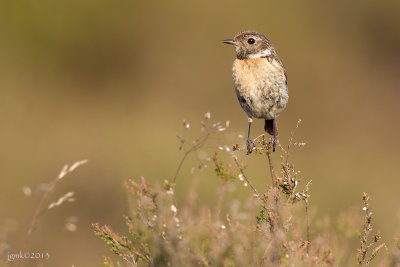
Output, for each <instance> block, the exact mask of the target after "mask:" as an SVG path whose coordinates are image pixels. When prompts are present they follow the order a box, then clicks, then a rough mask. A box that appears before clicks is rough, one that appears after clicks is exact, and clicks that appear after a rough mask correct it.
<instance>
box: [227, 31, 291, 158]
mask: <svg viewBox="0 0 400 267" xmlns="http://www.w3.org/2000/svg"><path fill="white" fill-rule="evenodd" d="M223 42H224V43H227V44H232V45H234V46H235V50H236V59H235V61H234V62H233V68H232V77H233V82H234V88H235V92H236V95H237V97H238V100H239V103H240V106H241V107H242V108H243V110H244V111H245V112H246V114H247V116H248V118H249V130H248V138H247V149H248V154H249V153H251V151H252V150H253V146H254V144H253V141H251V140H250V127H251V122H252V118H258V119H264V120H265V125H264V129H265V131H267V132H268V133H269V134H271V135H273V148H274V151H275V145H276V142H277V132H276V117H278V116H279V114H280V113H281V112H282V111H283V110H284V109H285V107H286V104H287V102H288V100H289V92H288V87H287V76H286V70H285V68H284V66H283V64H282V62H281V60H280V59H279V57H278V54H277V53H276V51H275V48H274V46H273V44H272V43H271V41H270V40H269V39H268V37H267V36H265V35H264V34H262V33H259V32H256V31H242V32H239V33H237V34H236V35H235V37H234V38H233V39H228V40H224V41H223Z"/></svg>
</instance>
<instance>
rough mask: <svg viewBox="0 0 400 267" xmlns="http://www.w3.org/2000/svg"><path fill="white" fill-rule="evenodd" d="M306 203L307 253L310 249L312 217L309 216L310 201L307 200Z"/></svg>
mask: <svg viewBox="0 0 400 267" xmlns="http://www.w3.org/2000/svg"><path fill="white" fill-rule="evenodd" d="M305 202H306V220H307V253H308V250H309V248H310V244H311V243H310V216H309V214H308V200H307V199H306V200H305Z"/></svg>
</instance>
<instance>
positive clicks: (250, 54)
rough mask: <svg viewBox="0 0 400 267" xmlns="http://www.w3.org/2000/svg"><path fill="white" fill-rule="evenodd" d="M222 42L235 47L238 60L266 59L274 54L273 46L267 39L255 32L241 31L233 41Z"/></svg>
mask: <svg viewBox="0 0 400 267" xmlns="http://www.w3.org/2000/svg"><path fill="white" fill-rule="evenodd" d="M222 42H223V43H226V44H231V45H234V46H235V50H236V57H237V58H238V59H251V58H263V57H265V58H266V57H271V56H273V55H274V54H275V49H274V46H273V45H272V43H271V41H270V40H269V39H268V37H267V36H265V35H264V34H262V33H260V32H256V31H242V32H239V33H237V34H236V35H235V37H234V38H233V39H227V40H223V41H222Z"/></svg>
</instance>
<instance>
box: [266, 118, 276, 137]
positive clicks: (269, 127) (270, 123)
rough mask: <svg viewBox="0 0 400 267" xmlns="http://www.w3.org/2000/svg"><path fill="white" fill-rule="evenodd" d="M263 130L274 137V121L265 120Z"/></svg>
mask: <svg viewBox="0 0 400 267" xmlns="http://www.w3.org/2000/svg"><path fill="white" fill-rule="evenodd" d="M264 130H265V131H266V132H267V133H269V134H270V135H274V120H265V123H264Z"/></svg>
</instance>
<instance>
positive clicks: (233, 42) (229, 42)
mask: <svg viewBox="0 0 400 267" xmlns="http://www.w3.org/2000/svg"><path fill="white" fill-rule="evenodd" d="M222 42H223V43H225V44H231V45H236V42H235V41H234V40H233V39H226V40H222Z"/></svg>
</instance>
